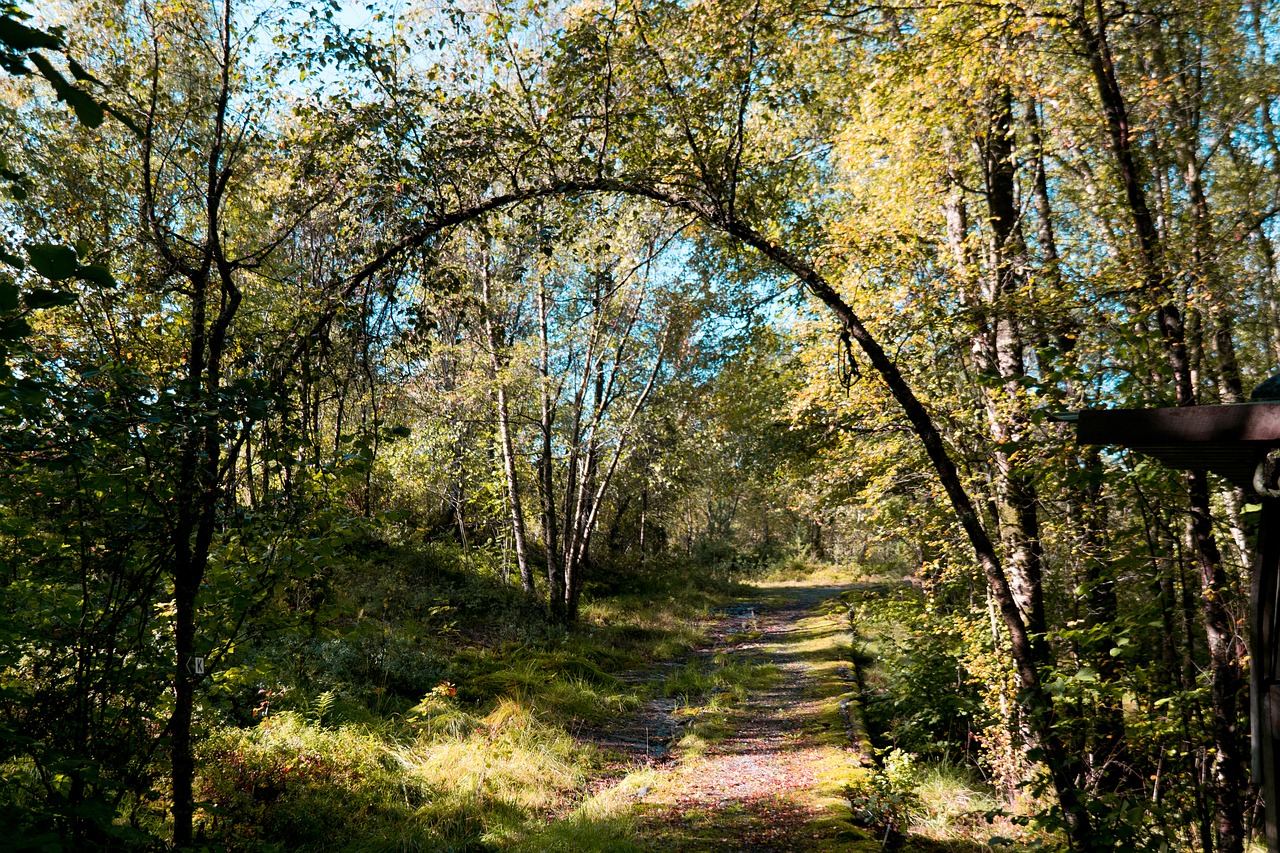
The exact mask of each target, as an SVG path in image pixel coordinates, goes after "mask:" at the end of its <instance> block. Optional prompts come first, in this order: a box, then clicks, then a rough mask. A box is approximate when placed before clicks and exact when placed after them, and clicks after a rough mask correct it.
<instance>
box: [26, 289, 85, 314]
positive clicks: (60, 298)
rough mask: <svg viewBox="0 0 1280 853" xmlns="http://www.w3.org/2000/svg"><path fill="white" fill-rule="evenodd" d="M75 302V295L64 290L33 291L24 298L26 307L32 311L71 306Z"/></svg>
mask: <svg viewBox="0 0 1280 853" xmlns="http://www.w3.org/2000/svg"><path fill="white" fill-rule="evenodd" d="M75 301H76V295H75V294H74V293H68V292H67V291H65V290H43V289H40V290H33V291H31V292H30V293H28V294H27V296H26V302H27V307H28V308H31V309H33V310H35V309H39V308H56V307H58V306H59V305H73V304H75Z"/></svg>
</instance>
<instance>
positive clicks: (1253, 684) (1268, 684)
mask: <svg viewBox="0 0 1280 853" xmlns="http://www.w3.org/2000/svg"><path fill="white" fill-rule="evenodd" d="M1261 500H1262V517H1261V519H1260V520H1259V522H1258V548H1257V554H1256V557H1255V559H1254V565H1253V581H1252V584H1251V585H1252V590H1251V593H1252V594H1251V595H1250V599H1251V601H1252V607H1251V610H1252V614H1251V620H1250V621H1251V624H1250V626H1249V645H1250V650H1249V651H1250V656H1251V659H1250V662H1249V663H1250V666H1249V697H1250V700H1249V701H1250V705H1251V708H1250V712H1251V713H1250V714H1249V717H1250V720H1251V723H1252V728H1253V732H1252V734H1253V781H1254V784H1255V785H1258V786H1259V787H1260V788H1261V789H1262V797H1263V800H1264V802H1265V803H1266V814H1267V851H1268V853H1280V795H1278V794H1277V792H1278V791H1280V784H1278V782H1280V754H1277V745H1280V654H1278V650H1277V649H1276V641H1277V640H1278V639H1280V636H1277V628H1280V625H1277V621H1276V618H1277V615H1278V614H1280V606H1278V605H1280V601H1278V600H1277V596H1278V595H1280V578H1278V577H1277V575H1280V498H1270V497H1264V498H1262V499H1261Z"/></svg>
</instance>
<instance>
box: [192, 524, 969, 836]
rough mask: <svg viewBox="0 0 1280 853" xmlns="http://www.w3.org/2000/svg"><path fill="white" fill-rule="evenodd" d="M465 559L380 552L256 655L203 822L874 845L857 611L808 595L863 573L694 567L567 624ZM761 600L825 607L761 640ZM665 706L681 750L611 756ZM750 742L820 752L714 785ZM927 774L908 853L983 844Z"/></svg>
mask: <svg viewBox="0 0 1280 853" xmlns="http://www.w3.org/2000/svg"><path fill="white" fill-rule="evenodd" d="M453 556H454V555H451V554H448V553H440V552H439V551H432V550H430V549H426V550H421V549H419V550H409V549H387V550H385V551H382V552H377V551H375V552H373V553H371V554H366V555H363V558H362V559H361V560H359V561H353V564H352V567H351V568H350V570H349V571H348V572H347V573H346V574H345V575H339V576H335V577H334V578H332V579H331V583H330V588H329V591H328V595H329V601H330V607H329V608H328V610H327V611H326V612H327V616H324V617H323V618H320V619H317V620H314V621H313V624H312V625H311V627H310V628H309V630H306V631H295V632H292V633H291V634H288V635H283V636H280V637H277V638H274V639H273V640H272V641H270V642H264V643H263V644H262V645H261V646H260V647H259V651H260V652H261V654H259V655H258V656H257V657H256V658H255V657H253V656H252V655H249V654H247V653H246V654H244V655H242V658H243V661H242V662H243V663H244V664H245V665H244V666H243V667H242V669H241V670H239V671H238V673H237V675H236V677H235V678H230V677H228V678H224V679H223V683H222V686H223V688H224V689H223V691H222V693H220V694H215V695H214V696H213V700H214V701H211V703H210V705H209V706H208V707H207V709H206V713H205V718H204V719H205V722H206V726H207V728H206V733H207V739H206V741H205V746H204V748H203V750H202V753H201V777H200V795H201V798H202V801H203V809H202V812H201V821H202V827H203V833H204V837H205V838H206V839H208V841H209V842H211V844H212V845H213V846H214V847H215V848H217V849H228V850H246V851H249V850H261V851H266V850H272V851H275V850H279V851H310V850H316V851H320V850H325V851H342V850H346V851H377V850H388V851H390V850H438V851H446V850H457V851H468V850H469V851H481V850H493V851H498V850H512V851H542V850H566V851H567V850H573V851H592V850H600V851H626V850H686V851H699V850H718V849H761V850H763V849H806V850H816V851H823V850H830V851H834V850H853V851H868V853H870V851H877V850H879V848H880V844H879V843H878V842H877V841H874V840H872V839H871V836H870V835H868V834H867V833H866V832H863V831H860V830H857V829H855V828H854V827H853V826H852V824H851V822H850V817H851V814H850V809H849V801H848V799H847V798H846V793H847V787H846V786H848V785H849V784H850V782H851V781H853V782H855V783H857V781H858V780H865V779H868V778H871V771H870V770H868V769H865V768H861V767H860V766H861V765H869V764H871V763H872V762H871V761H869V760H868V757H867V756H866V755H865V753H866V748H867V746H868V744H867V743H866V741H865V738H864V739H861V740H859V739H858V738H855V741H857V742H856V743H855V745H854V746H853V747H852V748H851V742H850V739H849V736H848V734H847V732H846V726H845V721H844V719H843V718H842V716H841V712H840V707H839V706H840V700H841V699H842V698H845V699H848V698H850V695H851V694H850V691H851V683H850V680H849V677H848V676H849V670H848V662H849V659H850V657H851V650H850V649H849V647H848V638H847V635H846V634H845V632H844V628H845V624H844V622H843V620H844V619H845V617H844V615H843V610H838V611H837V612H835V613H834V615H833V614H830V613H828V614H824V613H822V612H820V610H818V609H817V605H818V604H819V603H820V602H821V601H822V600H823V598H824V597H826V598H830V597H831V596H830V594H829V593H830V590H829V589H828V590H827V591H824V592H822V593H815V592H814V590H815V589H819V588H822V587H823V586H824V585H825V586H826V587H830V585H831V584H832V582H833V581H839V582H842V583H843V582H847V581H848V580H849V578H848V577H847V576H844V575H842V574H839V573H834V574H833V570H825V571H826V574H825V575H823V574H821V573H819V574H814V575H810V576H808V577H806V578H805V580H803V581H801V582H796V583H774V584H770V585H763V586H760V587H757V588H752V587H747V586H743V585H739V584H735V583H731V582H729V581H728V579H727V578H725V577H724V576H723V575H721V576H719V577H717V576H716V574H715V573H714V572H709V571H701V570H699V569H698V568H697V567H694V566H681V567H678V570H676V571H667V572H664V573H661V574H658V573H654V574H653V575H650V576H648V577H645V578H637V579H634V580H635V582H634V583H632V584H630V586H631V588H632V591H630V592H625V593H615V594H612V595H608V594H602V593H601V594H596V595H595V596H593V597H591V598H589V599H588V601H587V602H586V604H585V606H584V608H583V615H582V620H581V623H580V624H579V625H578V626H577V627H575V629H574V630H572V631H565V630H563V629H561V628H558V627H556V626H549V625H547V624H546V623H545V622H544V621H543V620H542V619H541V617H540V615H539V614H538V612H537V610H536V608H532V607H530V606H529V604H528V603H527V602H526V601H524V600H523V597H522V596H521V595H520V594H519V592H518V590H514V589H512V588H510V587H508V586H504V585H503V584H501V583H499V582H497V581H496V580H495V579H493V578H488V579H485V578H484V577H482V576H480V575H478V574H476V573H474V572H463V571H459V570H458V569H457V568H456V567H455V565H456V561H455V560H453ZM673 579H676V580H673ZM615 586H621V584H615ZM748 600H749V601H752V602H755V603H756V604H758V605H761V606H762V609H763V607H767V606H772V607H774V608H775V609H776V608H786V607H787V606H792V609H793V610H796V609H797V608H799V609H801V610H802V609H805V608H808V611H809V612H807V613H799V612H798V611H797V613H796V615H797V617H798V618H799V621H798V622H796V623H795V627H794V630H791V631H789V632H786V633H782V634H777V633H776V632H775V633H774V634H769V635H768V636H765V634H768V633H769V631H772V630H774V629H775V628H777V626H776V625H774V626H772V627H770V625H768V624H752V623H750V622H748V621H744V620H742V619H737V621H734V619H731V618H729V617H726V616H725V615H724V611H723V608H726V607H729V606H731V605H733V604H734V603H735V602H738V603H741V602H743V601H748ZM717 614H718V615H717ZM766 618H767V617H766ZM251 660H252V661H254V663H253V664H252V665H250V663H249V662H250V661H251ZM788 690H790V692H788ZM769 696H772V697H773V698H772V699H767V698H765V697H769ZM654 707H658V708H660V709H661V710H662V712H663V713H668V712H670V713H669V714H668V716H670V717H671V718H672V719H675V720H677V721H678V722H679V723H681V728H680V734H679V737H678V741H679V743H678V748H677V750H676V753H677V755H678V760H677V761H673V762H667V763H664V764H653V763H652V762H646V761H644V760H643V758H644V756H643V754H641V755H640V756H639V757H637V755H636V754H635V753H634V752H632V754H619V753H617V752H616V751H615V750H614V749H613V746H612V745H607V746H606V747H605V748H601V747H600V746H598V745H597V744H598V743H600V742H602V740H601V737H600V733H601V732H603V731H607V730H611V729H612V730H617V729H619V727H623V728H625V727H626V726H627V725H632V726H639V725H646V726H647V725H649V723H650V721H649V720H647V718H646V716H645V715H646V714H651V713H653V708H654ZM765 718H769V719H773V720H774V722H771V723H770V722H765V723H762V722H761V721H762V720H764V719H765ZM855 719H856V715H855ZM625 721H631V722H630V723H628V722H625ZM769 726H773V728H772V729H770V728H769ZM753 727H754V728H753ZM647 735H648V730H647V729H646V731H645V736H646V738H647ZM752 736H757V737H762V738H766V739H768V738H774V740H775V741H777V740H778V739H781V741H780V742H781V743H782V747H781V748H780V749H775V752H774V753H773V757H767V758H766V759H765V760H764V761H763V764H764V765H769V764H771V763H776V762H777V761H778V758H777V756H778V755H782V756H793V755H801V754H802V755H803V756H804V758H803V762H804V766H803V767H798V769H797V771H796V772H797V773H798V774H799V775H800V776H802V777H803V780H802V781H803V784H800V785H798V786H796V787H795V788H794V789H789V790H788V791H787V793H786V796H785V798H783V799H779V800H776V801H771V800H769V798H768V797H763V798H760V799H758V800H753V799H751V798H750V797H745V798H744V797H738V798H736V799H735V798H733V797H730V798H729V799H724V798H722V797H720V796H719V795H718V794H716V792H717V791H718V790H720V789H722V788H723V789H725V790H729V789H730V788H732V787H733V785H734V784H736V780H733V779H728V780H726V779H723V778H721V779H717V778H716V776H715V772H716V770H715V769H714V767H715V763H716V761H718V760H720V756H721V754H722V753H725V752H726V751H729V750H727V749H726V748H725V744H726V743H730V742H733V743H751V741H750V737H752ZM604 742H605V743H606V744H609V743H610V742H609V741H608V739H607V738H605V739H604ZM775 746H776V744H775ZM739 751H743V750H739ZM761 751H762V753H763V752H765V751H767V750H764V749H763V748H762V750H761ZM788 760H790V759H788ZM797 760H799V759H797ZM919 781H920V782H921V783H922V784H921V785H918V786H917V787H918V788H919V790H921V791H930V790H931V791H932V793H931V794H926V801H929V799H928V798H929V797H932V801H933V802H934V803H935V805H934V806H932V807H930V808H928V809H918V810H917V812H918V813H917V814H916V817H917V819H918V820H919V821H920V822H921V825H922V828H924V829H925V831H926V832H927V834H928V836H930V837H925V836H915V837H912V838H911V839H909V842H908V845H909V846H908V847H906V848H904V849H907V850H917V851H935V850H958V851H965V850H973V849H979V848H978V847H977V846H976V844H974V843H973V842H974V841H976V839H975V838H974V836H973V835H971V834H968V833H963V832H962V833H959V834H957V833H956V832H955V831H953V827H952V826H951V823H954V821H950V819H949V818H947V817H946V816H945V815H946V814H947V809H948V808H951V811H952V812H954V811H955V810H956V809H955V808H954V804H955V803H957V802H965V800H964V798H965V797H972V796H976V795H975V794H974V792H973V791H972V790H970V788H972V786H970V788H964V786H960V785H957V784H956V782H955V780H954V779H951V778H949V777H947V776H946V774H942V776H938V774H934V776H933V777H930V776H928V774H927V773H922V774H920V778H919ZM766 784H776V783H775V782H773V781H767V780H766ZM930 786H932V787H931V788H930ZM948 803H950V806H949V805H948ZM940 815H941V816H942V817H939V816H940ZM928 821H933V823H932V824H930V823H928ZM949 821H950V822H949ZM770 833H773V835H772V836H771V835H770ZM966 835H967V836H968V837H965V836H966ZM783 836H786V838H785V839H784V838H783ZM771 837H773V838H775V840H776V843H777V844H779V845H785V846H775V847H771V846H769V845H770V844H771V843H773V842H770V840H769V839H770V838H771ZM726 839H737V840H738V841H737V842H736V843H739V844H740V845H742V844H746V843H747V842H745V841H742V840H743V839H753V840H752V841H751V845H753V846H746V847H743V846H739V847H737V848H735V847H734V846H733V844H734V843H735V842H733V841H728V842H727V841H726ZM800 839H803V842H801V841H800ZM982 840H983V841H985V840H986V839H985V837H984V838H983V839H982ZM726 844H727V845H728V846H727V847H726ZM795 844H802V846H798V847H797V846H794V845H795Z"/></svg>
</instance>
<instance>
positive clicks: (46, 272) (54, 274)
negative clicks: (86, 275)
mask: <svg viewBox="0 0 1280 853" xmlns="http://www.w3.org/2000/svg"><path fill="white" fill-rule="evenodd" d="M27 257H29V258H31V266H33V267H35V269H36V272H38V273H40V275H42V276H44V277H45V278H47V279H49V280H50V281H62V280H63V279H68V278H71V277H72V276H73V275H75V274H76V271H77V270H78V269H79V267H80V264H79V262H78V261H77V260H76V250H75V249H73V248H71V247H70V246H59V245H55V244H53V243H37V244H35V245H34V246H28V247H27Z"/></svg>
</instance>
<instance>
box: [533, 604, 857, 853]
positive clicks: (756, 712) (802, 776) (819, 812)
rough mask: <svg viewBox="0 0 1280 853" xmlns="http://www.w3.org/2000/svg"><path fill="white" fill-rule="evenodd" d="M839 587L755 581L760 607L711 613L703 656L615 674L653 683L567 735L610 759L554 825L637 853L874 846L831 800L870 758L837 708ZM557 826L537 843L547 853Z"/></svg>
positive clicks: (844, 635) (848, 678)
mask: <svg viewBox="0 0 1280 853" xmlns="http://www.w3.org/2000/svg"><path fill="white" fill-rule="evenodd" d="M845 588H846V587H843V586H833V585H830V584H829V583H824V582H822V581H821V580H810V581H799V582H775V583H759V584H757V585H756V590H757V592H758V598H754V599H751V600H745V601H742V602H740V603H737V604H735V605H732V606H730V607H727V608H724V609H722V610H720V611H718V612H717V613H716V614H714V615H713V617H712V620H713V621H712V624H711V625H709V626H708V632H707V636H708V638H709V642H708V643H706V644H705V645H704V646H702V647H701V648H698V649H696V650H695V651H694V652H692V653H691V654H690V655H689V656H687V657H686V658H684V659H682V660H678V661H675V662H672V663H669V664H667V665H666V666H664V667H659V668H656V669H654V670H649V671H646V672H636V673H628V674H625V675H624V676H623V678H624V679H627V680H635V681H637V682H649V683H656V684H658V685H661V687H660V688H659V689H658V690H657V691H655V693H656V694H657V697H658V698H655V699H652V700H650V701H649V702H648V703H647V704H646V705H645V707H644V708H643V709H642V710H641V711H639V712H637V713H636V714H634V715H632V716H630V717H628V718H625V719H622V720H619V721H618V722H617V723H616V724H615V725H610V726H608V727H605V728H600V729H596V730H586V729H584V730H581V731H579V732H578V733H577V736H578V737H580V738H584V739H587V740H589V741H591V742H594V743H595V744H596V745H597V746H598V747H600V748H601V749H602V750H604V751H605V752H606V753H607V754H609V755H611V756H613V757H614V763H613V764H612V765H611V771H612V772H610V773H607V774H606V775H605V776H603V777H602V778H600V779H599V780H598V781H597V782H596V784H595V786H594V788H595V790H593V791H592V792H590V794H589V796H588V797H586V799H585V800H583V801H581V802H580V803H579V804H578V805H577V807H576V809H574V810H573V811H571V812H569V813H566V814H563V815H561V816H560V820H561V821H563V822H567V823H568V824H570V825H574V826H576V827H577V830H578V831H576V832H571V833H569V834H568V835H569V836H576V837H577V838H578V839H579V842H580V841H581V839H582V835H581V830H582V829H583V828H584V827H583V824H584V823H596V822H607V823H611V824H614V825H615V826H616V828H617V829H618V830H622V829H623V825H625V830H623V831H622V832H621V834H622V835H624V836H625V837H627V838H628V842H629V843H628V845H627V846H629V847H633V848H638V849H641V850H646V849H649V850H663V851H688V852H689V853H693V851H712V850H715V851H792V850H795V851H799V850H804V851H824V850H832V851H834V850H861V849H870V850H878V849H879V845H877V844H874V843H872V844H871V846H869V847H864V845H867V844H868V841H867V840H866V839H867V837H866V836H865V835H863V834H862V833H860V832H858V831H857V830H855V829H853V827H852V825H851V823H850V822H849V814H850V812H849V806H848V802H847V800H845V799H844V798H843V797H842V796H841V788H842V784H843V782H844V780H847V778H848V776H849V773H850V772H851V769H852V768H854V767H858V766H862V765H864V764H865V763H866V762H867V761H868V760H869V757H868V756H866V755H865V754H864V747H861V746H859V744H858V742H857V741H856V740H855V739H852V738H851V737H850V733H849V731H848V729H847V720H846V718H845V716H844V715H843V714H842V711H841V703H840V699H841V697H842V696H843V695H845V694H847V693H848V692H849V691H850V690H852V686H853V685H852V681H853V673H852V672H851V670H850V667H849V660H850V647H849V634H848V616H847V610H846V609H845V608H844V607H843V606H840V600H839V595H840V593H841V592H842V591H843V590H844V589H845ZM559 828H560V829H564V828H567V827H559ZM557 829H558V828H557V827H556V826H554V825H553V826H551V827H549V828H548V834H547V835H546V836H543V838H542V841H543V842H544V843H546V845H547V848H548V849H550V848H552V847H555V846H558V845H556V844H554V843H553V842H552V839H554V838H555V837H556V836H557V835H560V833H559V832H557ZM615 837H616V836H615ZM562 838H563V840H564V842H566V845H568V844H571V843H572V842H570V838H569V837H565V836H562ZM533 846H535V847H536V846H537V845H536V844H535V845H533ZM603 847H604V848H605V849H607V848H608V845H607V844H606V845H603Z"/></svg>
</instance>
